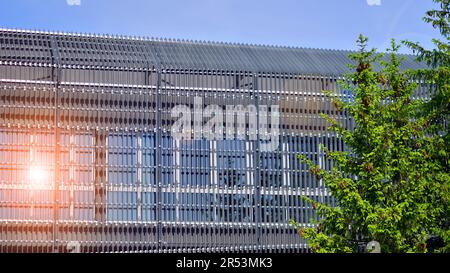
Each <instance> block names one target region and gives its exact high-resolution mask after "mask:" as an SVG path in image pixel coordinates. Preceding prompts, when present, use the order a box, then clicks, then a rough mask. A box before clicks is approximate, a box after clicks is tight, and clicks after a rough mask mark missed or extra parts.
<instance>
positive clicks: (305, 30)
mask: <svg viewBox="0 0 450 273" xmlns="http://www.w3.org/2000/svg"><path fill="white" fill-rule="evenodd" d="M78 4H79V5H78ZM434 6H435V5H434V4H433V3H432V1H431V0H164V1H156V0H127V1H123V0H45V1H43V0H3V1H1V2H0V27H3V28H24V29H39V30H52V31H67V32H86V33H101V34H106V33H107V34H122V35H138V36H149V37H166V38H184V39H194V40H212V41H225V42H239V43H252V44H271V45H284V46H299V47H315V48H334V49H354V48H355V42H354V41H355V40H356V38H357V36H358V34H359V33H363V34H365V35H367V36H369V38H370V41H371V46H373V47H377V48H379V49H385V48H386V47H387V46H388V44H389V41H390V39H391V38H396V39H400V40H402V39H411V40H414V41H419V42H421V43H422V44H423V45H426V46H431V43H430V40H431V38H432V37H436V35H437V33H436V31H434V30H433V29H432V27H431V26H430V25H428V24H425V23H424V22H423V21H422V19H421V18H422V17H423V15H424V13H425V11H426V10H428V9H430V8H432V7H434ZM403 52H407V50H406V49H404V50H403Z"/></svg>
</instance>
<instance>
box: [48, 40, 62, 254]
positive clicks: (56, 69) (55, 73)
mask: <svg viewBox="0 0 450 273" xmlns="http://www.w3.org/2000/svg"><path fill="white" fill-rule="evenodd" d="M50 46H51V55H52V81H53V82H54V92H55V93H54V99H55V101H54V115H55V116H54V133H55V135H54V137H55V153H54V162H55V163H54V164H55V170H54V181H53V190H54V192H53V229H52V231H53V232H52V237H53V238H52V241H53V252H58V249H59V245H58V221H59V202H60V200H59V185H60V182H61V181H60V180H61V170H60V168H61V162H60V153H61V151H60V150H61V137H60V130H59V115H60V102H59V85H60V83H61V62H60V55H59V51H58V45H57V42H56V38H55V37H54V36H52V37H51V40H50Z"/></svg>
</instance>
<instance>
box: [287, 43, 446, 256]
mask: <svg viewBox="0 0 450 273" xmlns="http://www.w3.org/2000/svg"><path fill="white" fill-rule="evenodd" d="M367 41H368V39H367V38H365V37H363V36H360V37H359V39H358V41H357V42H358V47H359V51H358V52H356V53H354V54H351V55H350V58H351V59H353V60H354V61H355V63H356V64H355V65H351V66H350V67H351V68H352V69H353V70H354V72H353V73H350V74H348V75H346V77H345V79H344V80H343V81H340V86H341V88H342V89H345V90H351V91H352V93H353V95H354V98H353V99H352V100H350V101H347V100H343V99H341V98H340V97H339V96H337V95H336V94H334V93H331V92H326V94H327V95H328V96H329V97H330V99H332V101H333V105H334V106H335V107H336V109H337V110H338V111H346V112H347V113H348V114H349V115H350V116H351V117H352V118H353V120H354V121H355V128H345V127H343V125H341V124H340V122H339V121H338V120H336V119H333V118H332V117H330V116H327V115H322V117H323V118H325V119H326V120H327V121H328V122H329V123H330V124H331V126H330V130H331V131H334V132H335V133H336V134H337V136H338V137H340V138H342V139H343V140H344V143H345V144H346V148H347V149H346V151H330V150H328V149H327V148H326V147H324V146H322V147H321V150H323V151H324V152H325V156H326V157H327V158H328V159H331V160H332V161H333V162H334V167H333V168H332V169H331V170H324V169H321V168H320V167H319V166H318V165H315V164H314V163H313V162H312V161H311V160H309V159H308V158H306V157H305V156H303V155H300V156H299V157H300V158H301V159H302V160H303V161H304V162H306V163H307V164H308V166H309V168H310V172H311V173H312V174H314V175H315V176H317V177H318V178H319V179H322V180H323V181H324V183H325V185H326V186H327V188H328V189H329V190H330V192H331V194H332V195H333V196H334V197H335V198H336V199H337V201H338V205H337V206H336V207H331V206H328V205H326V204H323V203H319V202H316V201H314V200H312V199H309V198H306V197H304V199H306V200H308V201H309V202H311V203H312V204H313V207H314V208H315V209H316V210H317V213H318V215H319V217H320V220H319V221H318V222H317V223H316V225H315V226H314V227H309V228H304V227H303V226H302V225H301V224H298V223H296V222H295V221H291V224H292V225H293V226H294V227H295V228H297V229H298V232H299V234H300V236H302V237H304V238H306V239H307V240H308V241H309V245H310V247H311V249H312V250H313V251H314V252H356V251H358V246H359V245H360V244H361V243H367V242H368V241H372V240H375V241H378V242H379V243H380V245H381V248H382V251H383V252H426V251H427V245H426V240H427V239H428V238H429V236H430V234H443V233H445V232H448V231H445V229H446V228H445V227H443V226H442V225H440V224H439V223H440V222H441V220H442V217H443V214H444V213H445V211H446V208H447V207H448V201H449V187H448V186H449V176H448V173H445V172H443V171H442V167H443V164H442V162H436V161H435V156H434V154H435V153H436V151H435V148H436V146H434V145H435V142H436V140H435V138H433V137H430V134H429V132H427V131H426V130H423V128H426V127H427V126H429V120H428V116H425V115H419V113H420V109H423V107H424V105H425V102H424V101H423V100H419V99H415V97H414V94H415V90H417V87H418V84H417V83H416V81H411V74H412V73H411V72H410V71H402V70H401V69H400V64H401V59H400V58H399V57H398V54H397V52H398V49H399V46H398V45H397V44H395V42H394V41H393V42H392V46H391V48H390V49H389V50H388V52H387V53H388V56H387V58H383V57H382V55H381V54H377V53H376V52H375V50H374V49H372V50H367ZM375 65H378V66H379V67H380V69H379V70H374V66H375Z"/></svg>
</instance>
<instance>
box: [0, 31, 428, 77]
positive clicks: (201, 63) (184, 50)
mask: <svg viewBox="0 0 450 273" xmlns="http://www.w3.org/2000/svg"><path fill="white" fill-rule="evenodd" d="M52 47H53V48H57V51H58V57H59V63H60V64H62V65H66V66H91V67H92V66H94V67H115V68H124V69H144V68H149V67H150V68H151V67H152V68H155V67H159V68H161V69H183V70H213V71H246V72H261V73H286V74H305V75H324V76H325V75H326V76H341V75H342V74H343V73H345V72H347V71H348V69H347V64H348V63H350V62H351V60H350V59H349V58H348V54H349V53H351V51H345V50H331V49H313V48H298V47H278V46H267V45H249V44H230V43H218V42H202V41H185V40H171V39H155V38H140V37H124V36H110V35H92V34H76V33H60V32H46V31H31V30H15V29H0V48H1V50H0V61H13V62H31V63H33V62H34V63H52V62H53V61H52V58H54V57H53V55H54V53H52ZM52 54H53V55H52ZM404 57H405V61H404V62H403V68H412V69H416V68H421V67H424V65H423V64H420V63H417V62H415V61H414V56H411V55H404Z"/></svg>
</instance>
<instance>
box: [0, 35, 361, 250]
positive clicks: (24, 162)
mask: <svg viewBox="0 0 450 273" xmlns="http://www.w3.org/2000/svg"><path fill="white" fill-rule="evenodd" d="M236 52H240V53H239V54H241V55H239V54H237V53H236ZM319 53H320V54H322V55H323V54H325V55H326V57H323V58H319V57H318V56H319V55H320V54H319ZM331 53H332V54H330V52H329V51H317V50H310V51H308V50H303V49H301V50H300V49H288V48H265V47H257V46H244V45H225V44H208V43H197V44H196V43H192V42H181V41H179V42H176V41H161V40H145V39H137V38H136V39H124V38H120V37H106V36H88V35H68V34H58V33H45V32H32V31H17V30H1V31H0V103H1V106H2V107H1V109H0V126H1V127H0V251H1V252H53V251H55V252H67V251H71V248H72V247H73V246H74V245H75V246H79V247H80V251H82V252H275V251H277V252H303V251H308V249H307V248H306V244H305V241H303V240H301V239H300V238H299V236H298V235H297V234H296V231H295V230H294V229H292V228H291V227H290V226H289V225H288V222H289V219H291V218H293V219H296V220H298V221H300V222H303V223H305V225H308V223H309V220H310V218H314V217H316V216H315V214H314V210H313V209H312V207H311V206H310V205H309V204H306V203H304V202H303V201H302V200H301V199H299V198H298V196H300V195H307V196H309V197H312V198H315V199H317V200H320V201H324V202H328V203H330V204H334V200H333V198H332V197H331V196H330V195H329V193H328V191H327V189H326V188H325V187H324V185H323V183H322V182H321V181H318V180H316V179H315V178H314V177H313V176H312V175H311V174H310V173H309V172H308V171H307V169H306V166H305V165H304V164H302V163H300V162H299V161H298V160H297V158H296V155H297V154H299V153H303V154H307V155H308V156H310V157H312V158H314V160H315V162H316V163H317V164H319V165H321V166H323V167H325V168H329V167H331V162H329V161H327V160H325V159H324V156H323V153H321V151H320V150H319V148H318V147H319V146H318V145H319V143H322V144H324V145H325V146H327V147H330V148H331V149H337V150H342V149H343V143H342V142H341V141H340V140H339V139H337V138H336V137H334V136H333V135H332V134H330V133H329V132H327V131H326V127H325V126H326V124H325V123H324V121H323V120H322V119H321V118H320V117H319V113H326V114H330V115H334V116H336V117H338V118H340V119H341V120H342V122H343V123H344V124H346V126H352V124H351V120H350V119H348V118H346V117H345V113H344V114H343V115H341V116H339V115H338V114H337V113H335V112H333V111H334V110H333V109H332V107H331V106H330V103H329V102H328V101H327V100H326V99H325V98H324V97H323V96H322V95H321V92H320V91H321V90H322V89H328V90H330V89H331V90H335V91H338V88H337V84H336V79H337V77H336V76H325V75H326V74H330V73H331V72H333V73H334V72H336V73H337V71H338V70H336V69H334V70H333V69H332V70H330V69H325V71H324V73H323V75H320V74H319V73H316V74H313V72H314V70H317V69H319V70H320V65H322V66H324V64H325V63H327V62H328V63H329V64H332V63H333V64H335V63H336V62H337V63H339V62H344V59H342V58H343V57H342V56H343V55H342V54H341V53H339V54H337V55H336V52H334V53H333V52H331ZM344 53H345V52H344ZM277 54H278V55H277ZM280 54H281V55H280ZM318 54H319V55H318ZM327 54H328V55H327ZM333 54H334V55H333ZM345 54H346V53H345ZM277 56H279V58H277ZM295 56H297V57H296V58H299V60H300V61H299V64H298V65H294V64H293V63H292V61H288V59H289V58H294V57H295ZM280 58H281V60H282V61H279V60H280ZM284 60H286V61H284ZM301 60H304V61H301ZM309 66H310V67H312V70H310V72H311V73H310V74H308V73H306V72H307V70H304V71H301V70H302V69H307V68H308V67H309ZM339 66H340V65H339ZM331 67H338V65H335V66H331ZM342 67H344V66H342ZM271 69H273V70H274V71H271ZM290 70H291V71H290ZM267 71H268V72H267ZM277 71H280V72H277ZM305 71H306V72H305ZM281 72H283V73H281ZM343 94H344V93H343ZM344 95H345V94H344ZM195 97H197V98H202V100H203V103H204V105H209V104H217V105H219V106H221V107H224V108H225V106H226V105H233V106H235V105H244V106H246V105H250V104H252V105H272V104H275V105H279V106H280V111H281V113H280V114H281V123H280V126H281V128H280V134H281V137H280V145H279V148H278V149H277V150H275V151H273V152H263V151H260V149H259V145H260V142H259V141H247V140H227V139H224V140H214V141H210V140H206V139H200V140H192V141H186V140H176V139H174V138H173V137H172V136H171V131H170V130H171V126H172V124H173V122H174V121H175V119H174V118H172V117H171V114H170V111H171V109H172V108H173V107H174V106H176V105H179V104H183V105H189V106H193V105H194V104H195V100H194V98H195ZM202 107H203V105H202ZM194 111H195V110H194ZM259 129H261V128H259ZM195 133H196V132H194V134H195Z"/></svg>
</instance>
